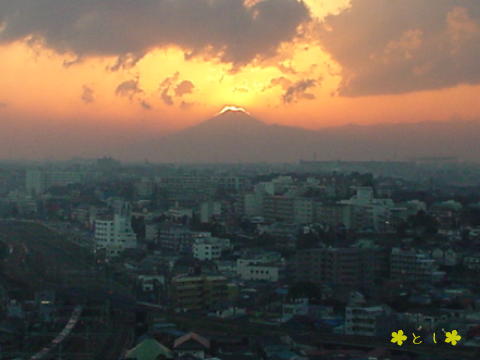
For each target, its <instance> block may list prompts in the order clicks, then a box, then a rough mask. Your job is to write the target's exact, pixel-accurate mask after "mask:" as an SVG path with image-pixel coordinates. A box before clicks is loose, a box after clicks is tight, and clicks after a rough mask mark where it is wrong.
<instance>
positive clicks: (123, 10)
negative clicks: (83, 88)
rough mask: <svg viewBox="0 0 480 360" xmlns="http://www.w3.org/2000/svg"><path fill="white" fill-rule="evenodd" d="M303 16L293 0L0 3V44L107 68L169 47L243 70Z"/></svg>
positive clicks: (299, 4)
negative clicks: (112, 61) (107, 59)
mask: <svg viewBox="0 0 480 360" xmlns="http://www.w3.org/2000/svg"><path fill="white" fill-rule="evenodd" d="M308 17H309V15H308V9H307V8H306V6H305V5H304V4H303V3H302V2H299V1H297V0H263V1H261V2H258V3H256V4H255V5H253V6H251V7H247V6H245V5H244V2H243V0H195V1H192V0H141V1H140V0H137V1H134V0H15V1H12V0H0V24H1V23H4V25H5V26H4V29H3V31H2V32H1V33H0V42H1V43H8V42H12V41H15V40H19V39H23V38H25V37H26V36H29V35H34V36H36V37H38V38H39V39H41V40H42V41H44V43H45V44H46V45H47V46H49V47H51V48H53V49H55V50H57V51H59V52H73V53H75V54H77V55H78V56H79V57H80V58H81V57H84V56H89V55H117V56H119V61H118V63H117V64H116V65H115V66H114V68H121V67H123V66H125V64H127V65H128V64H131V63H132V62H133V63H135V62H136V61H138V59H139V58H141V56H142V55H143V54H145V53H146V52H147V51H149V50H150V49H152V48H155V47H161V46H168V45H172V44H173V45H178V46H180V47H182V48H184V49H185V50H186V51H187V52H190V53H193V54H195V53H202V52H203V51H204V50H205V49H210V50H211V51H212V50H213V52H215V53H218V54H220V57H221V59H222V60H223V61H226V62H232V63H235V64H243V63H247V62H249V61H250V60H252V59H253V58H254V57H255V56H256V55H265V56H268V55H270V54H272V53H274V51H275V49H276V48H277V47H278V45H279V44H280V43H281V42H283V41H286V40H289V39H291V38H293V37H294V36H295V34H296V29H297V27H298V25H299V24H301V23H302V22H303V21H305V20H307V19H308Z"/></svg>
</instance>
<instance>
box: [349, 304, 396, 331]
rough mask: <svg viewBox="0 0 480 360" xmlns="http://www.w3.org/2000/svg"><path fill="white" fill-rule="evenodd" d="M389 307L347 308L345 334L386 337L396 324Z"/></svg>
mask: <svg viewBox="0 0 480 360" xmlns="http://www.w3.org/2000/svg"><path fill="white" fill-rule="evenodd" d="M394 320H395V318H394V316H392V311H391V309H389V308H388V307H387V306H363V307H362V306H347V307H346V308H345V334H346V335H361V336H384V335H386V334H387V333H389V331H390V332H391V329H392V328H393V326H394V324H395V321H394Z"/></svg>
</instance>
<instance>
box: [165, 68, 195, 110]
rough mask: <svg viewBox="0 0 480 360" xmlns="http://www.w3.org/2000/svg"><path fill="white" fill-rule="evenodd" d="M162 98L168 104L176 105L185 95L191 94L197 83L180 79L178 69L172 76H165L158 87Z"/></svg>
mask: <svg viewBox="0 0 480 360" xmlns="http://www.w3.org/2000/svg"><path fill="white" fill-rule="evenodd" d="M158 89H159V91H160V98H161V99H162V101H163V102H164V103H165V104H166V105H174V104H175V100H177V99H178V100H179V99H180V98H182V97H183V96H184V95H187V94H191V93H192V92H193V89H195V84H193V83H192V82H191V81H190V80H180V73H179V72H178V71H177V72H176V73H175V74H173V75H172V76H169V77H167V78H165V79H164V80H163V81H162V82H161V83H160V85H159V87H158Z"/></svg>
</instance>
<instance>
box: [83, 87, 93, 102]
mask: <svg viewBox="0 0 480 360" xmlns="http://www.w3.org/2000/svg"><path fill="white" fill-rule="evenodd" d="M81 99H82V101H83V102H84V103H85V104H91V103H93V102H94V101H95V96H94V95H93V89H92V88H90V87H88V86H86V85H84V86H83V88H82V96H81Z"/></svg>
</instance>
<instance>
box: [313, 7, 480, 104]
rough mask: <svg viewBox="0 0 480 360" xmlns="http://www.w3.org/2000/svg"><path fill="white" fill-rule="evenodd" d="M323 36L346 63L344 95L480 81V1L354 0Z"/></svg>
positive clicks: (325, 43)
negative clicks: (479, 66) (479, 65)
mask: <svg viewBox="0 0 480 360" xmlns="http://www.w3.org/2000/svg"><path fill="white" fill-rule="evenodd" d="M319 35H320V41H321V43H322V44H323V46H324V48H325V50H326V51H328V52H329V53H330V54H332V56H333V57H334V58H335V59H336V60H337V61H338V62H339V63H340V64H341V65H342V66H343V69H344V70H343V71H344V74H343V75H344V79H343V83H342V85H341V88H340V94H341V95H347V96H364V95H377V94H397V93H406V92H412V91H419V90H430V89H439V88H446V87H452V86H456V85H459V84H478V83H480V71H479V70H478V64H479V63H480V1H478V0H435V1H431V0H352V2H351V7H350V8H349V9H347V10H345V11H343V12H341V13H340V14H339V15H335V16H329V17H327V18H326V20H325V23H323V26H321V30H320V32H319Z"/></svg>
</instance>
